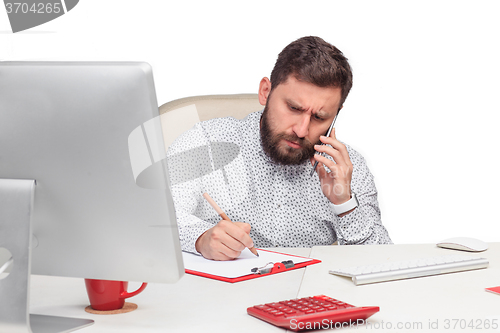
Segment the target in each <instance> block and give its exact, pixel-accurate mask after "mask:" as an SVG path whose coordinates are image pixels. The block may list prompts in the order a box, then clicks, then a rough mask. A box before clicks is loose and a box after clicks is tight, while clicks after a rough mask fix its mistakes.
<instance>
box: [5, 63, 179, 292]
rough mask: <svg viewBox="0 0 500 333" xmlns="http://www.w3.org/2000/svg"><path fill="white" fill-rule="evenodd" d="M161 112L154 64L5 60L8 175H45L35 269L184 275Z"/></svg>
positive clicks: (136, 277)
mask: <svg viewBox="0 0 500 333" xmlns="http://www.w3.org/2000/svg"><path fill="white" fill-rule="evenodd" d="M158 116H159V115H158V104H157V101H156V94H155V89H154V83H153V75H152V70H151V67H150V66H149V65H148V64H146V63H133V62H115V63H109V62H1V63H0V179H33V180H35V182H36V186H35V196H34V207H33V212H32V215H31V218H32V233H33V242H32V263H31V272H32V273H33V274H41V275H56V276H68V277H82V278H92V279H106V280H124V281H139V282H175V281H177V280H178V279H179V278H180V277H181V276H182V274H183V273H184V267H183V263H182V256H181V249H180V245H179V236H178V229H177V224H176V218H175V211H174V206H173V202H172V197H171V194H170V186H169V184H168V182H169V179H168V177H167V175H168V172H167V167H166V163H165V148H164V146H163V137H162V131H161V126H160V122H159V118H158ZM0 247H1V244H0ZM7 250H8V249H7ZM15 259H16V258H14V262H13V265H15ZM0 266H1V265H0Z"/></svg>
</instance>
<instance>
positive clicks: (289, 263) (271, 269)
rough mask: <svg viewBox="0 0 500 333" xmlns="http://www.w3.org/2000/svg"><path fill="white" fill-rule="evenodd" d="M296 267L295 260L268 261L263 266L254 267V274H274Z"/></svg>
mask: <svg viewBox="0 0 500 333" xmlns="http://www.w3.org/2000/svg"><path fill="white" fill-rule="evenodd" d="M292 267H295V264H294V263H293V260H286V261H282V262H277V263H273V262H268V263H267V264H265V265H264V266H262V267H254V268H252V273H253V274H274V273H279V272H283V271H285V270H287V269H288V268H292Z"/></svg>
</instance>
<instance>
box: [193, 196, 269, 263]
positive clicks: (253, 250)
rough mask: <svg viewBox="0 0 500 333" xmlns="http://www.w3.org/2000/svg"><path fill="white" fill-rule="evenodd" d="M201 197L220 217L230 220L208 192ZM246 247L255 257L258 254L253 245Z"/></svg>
mask: <svg viewBox="0 0 500 333" xmlns="http://www.w3.org/2000/svg"><path fill="white" fill-rule="evenodd" d="M203 197H204V198H205V199H206V200H207V201H208V203H209V204H210V206H212V207H214V209H215V211H216V212H217V213H218V214H219V215H220V217H222V219H223V220H227V221H231V219H230V218H229V217H228V216H227V215H226V214H225V213H224V212H223V211H222V209H220V207H219V206H217V204H216V203H215V201H214V199H212V198H211V197H210V196H209V195H208V193H206V192H205V193H203ZM231 222H232V221H231ZM248 249H249V250H250V252H252V253H253V254H254V255H256V256H257V257H258V256H259V253H258V252H257V250H256V249H255V247H249V248H248Z"/></svg>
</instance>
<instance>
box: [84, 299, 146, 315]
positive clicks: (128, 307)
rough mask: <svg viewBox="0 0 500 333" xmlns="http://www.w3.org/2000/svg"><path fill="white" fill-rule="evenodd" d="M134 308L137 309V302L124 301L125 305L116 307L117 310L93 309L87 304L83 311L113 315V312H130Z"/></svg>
mask: <svg viewBox="0 0 500 333" xmlns="http://www.w3.org/2000/svg"><path fill="white" fill-rule="evenodd" d="M135 309H137V304H135V303H129V302H125V305H124V306H123V308H121V309H118V310H109V311H100V310H94V309H92V307H91V306H90V305H89V306H87V307H86V308H85V311H86V312H88V313H92V314H98V315H113V314H119V313H127V312H131V311H134V310H135Z"/></svg>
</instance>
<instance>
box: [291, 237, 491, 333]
mask: <svg viewBox="0 0 500 333" xmlns="http://www.w3.org/2000/svg"><path fill="white" fill-rule="evenodd" d="M449 254H462V255H471V256H477V257H483V258H488V259H489V262H490V265H489V267H488V268H486V269H480V270H474V271H468V272H460V273H451V274H443V275H436V276H429V277H421V278H415V279H407V280H398V281H392V282H382V283H375V284H368V285H361V286H356V285H354V283H353V282H352V280H351V279H350V278H346V277H340V276H335V275H331V274H329V273H328V271H329V270H330V269H332V268H335V267H349V266H360V265H369V264H371V263H383V262H386V261H387V262H388V261H400V260H406V259H416V258H422V257H432V256H439V255H449ZM311 257H313V258H317V259H320V260H322V263H321V264H319V265H312V266H309V267H308V268H307V270H306V272H305V274H304V279H303V280H302V284H301V287H300V291H299V295H298V297H305V296H310V295H317V294H325V295H328V296H331V297H334V298H338V299H340V300H342V301H345V302H347V303H351V304H353V305H357V306H365V305H366V306H369V305H375V306H379V307H380V312H378V313H376V314H375V315H373V316H372V317H370V318H368V324H367V325H366V326H364V327H361V328H357V329H356V328H355V327H352V328H350V329H342V332H344V331H345V332H354V331H357V332H359V330H360V329H362V330H365V331H371V332H376V331H377V332H386V331H393V332H403V331H404V332H439V331H446V332H498V331H500V295H495V294H492V293H489V292H486V291H485V290H484V288H487V287H495V286H500V243H491V244H490V248H489V249H488V250H487V251H485V252H480V253H469V252H462V251H455V250H446V249H441V248H438V247H437V246H435V245H434V244H424V245H377V246H337V247H331V246H329V247H324V246H322V247H314V248H313V249H312V251H311ZM486 319H488V320H490V323H491V321H492V320H493V319H496V323H497V325H498V328H497V330H494V329H492V328H490V329H485V320H486ZM471 320H473V324H474V325H476V326H477V328H474V329H473V328H471V327H469V326H468V325H469V324H470V322H471ZM436 321H437V322H436ZM429 325H432V326H431V327H429ZM436 325H437V328H439V329H435V328H436ZM480 325H481V326H480ZM398 326H399V327H398ZM461 326H462V327H461ZM447 327H448V329H447ZM479 327H482V329H481V330H480V329H478V328H479ZM405 328H406V329H405ZM453 328H454V329H453ZM462 328H463V329H462Z"/></svg>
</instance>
